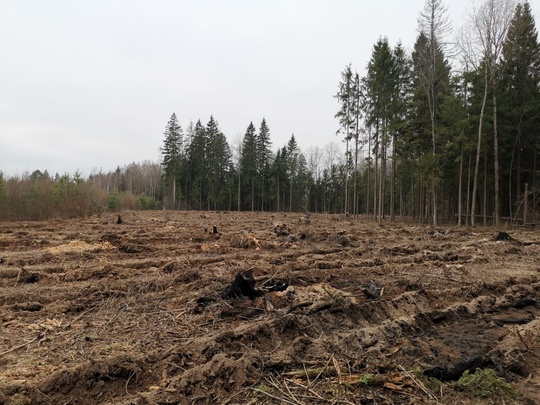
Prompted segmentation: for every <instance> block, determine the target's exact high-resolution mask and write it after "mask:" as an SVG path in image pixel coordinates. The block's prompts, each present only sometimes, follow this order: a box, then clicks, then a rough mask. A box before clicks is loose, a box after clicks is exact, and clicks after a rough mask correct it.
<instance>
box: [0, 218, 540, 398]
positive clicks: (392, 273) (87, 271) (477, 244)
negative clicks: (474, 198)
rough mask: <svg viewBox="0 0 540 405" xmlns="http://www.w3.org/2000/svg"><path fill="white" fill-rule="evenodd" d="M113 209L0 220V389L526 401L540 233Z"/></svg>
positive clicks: (537, 382) (532, 391)
mask: <svg viewBox="0 0 540 405" xmlns="http://www.w3.org/2000/svg"><path fill="white" fill-rule="evenodd" d="M116 219H117V217H116V215H112V214H107V215H102V216H95V217H91V218H89V219H86V220H65V221H48V222H31V223H30V222H24V223H2V224H0V322H1V325H0V404H17V405H19V404H124V405H127V404H137V405H142V404H195V403H200V404H206V403H221V404H247V403H251V404H259V403H266V404H328V403H336V404H337V403H349V404H350V403H353V404H419V403H426V404H430V403H440V404H456V403H480V404H481V403H486V404H488V403H501V404H502V403H505V404H510V403H519V404H522V403H525V404H527V403H528V404H535V403H540V371H539V370H540V318H539V315H540V304H539V303H540V234H539V233H538V231H534V230H521V229H492V228H487V229H485V228H476V229H468V228H456V227H449V228H445V227H441V228H429V227H421V226H418V225H415V224H412V223H398V224H390V223H384V224H382V225H379V224H376V223H374V222H372V221H369V220H367V219H358V220H351V219H345V218H343V217H339V216H328V215H312V216H310V217H309V218H306V217H303V216H302V215H300V214H287V215H284V214H269V213H236V212H230V213H217V212H210V213H202V212H170V211H160V212H144V213H142V212H136V213H135V212H125V213H122V219H123V223H122V224H117V223H116ZM213 225H215V226H216V227H217V231H218V232H219V233H217V234H212V233H209V232H211V231H212V229H213ZM276 225H277V227H276ZM205 228H206V229H205ZM276 231H277V232H276ZM499 231H506V232H508V233H509V234H510V235H511V236H512V237H513V239H510V240H506V241H497V240H496V238H495V237H496V236H497V234H498V232H499ZM250 272H251V274H252V276H253V279H254V283H255V284H254V287H255V291H252V293H253V294H254V296H253V299H251V298H248V297H245V296H243V295H242V292H238V291H237V292H236V295H235V294H234V292H232V293H231V290H230V288H229V287H230V286H231V283H232V282H233V280H235V277H236V276H237V275H238V274H240V275H241V276H242V277H243V278H244V279H245V280H248V282H247V284H248V285H249V274H250ZM251 287H253V285H251ZM228 292H229V293H230V294H228V295H227V293H228ZM238 295H239V297H237V296H238ZM477 368H479V369H481V370H493V371H494V372H495V374H494V375H493V374H491V376H492V377H491V379H484V380H481V379H479V380H475V381H474V382H472V383H470V384H466V382H465V381H464V380H462V382H461V383H458V382H457V381H458V380H459V378H460V377H461V375H462V373H463V372H464V371H465V370H466V369H469V370H470V373H474V372H475V370H476V369H477ZM495 375H496V377H495Z"/></svg>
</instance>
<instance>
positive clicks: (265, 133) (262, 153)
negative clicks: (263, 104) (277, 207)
mask: <svg viewBox="0 0 540 405" xmlns="http://www.w3.org/2000/svg"><path fill="white" fill-rule="evenodd" d="M271 145H272V142H271V141H270V129H269V128H268V125H267V124H266V119H264V118H263V119H262V122H261V126H260V127H259V133H258V136H257V175H258V177H259V183H260V190H261V206H260V208H261V210H262V211H264V210H265V208H266V201H265V198H266V195H265V187H266V182H267V180H268V177H269V175H270V159H271V158H272V150H271V149H270V147H271Z"/></svg>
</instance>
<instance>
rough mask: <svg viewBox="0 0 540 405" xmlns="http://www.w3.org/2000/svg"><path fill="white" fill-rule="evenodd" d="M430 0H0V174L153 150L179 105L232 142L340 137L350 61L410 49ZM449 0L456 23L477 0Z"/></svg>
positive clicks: (357, 63)
mask: <svg viewBox="0 0 540 405" xmlns="http://www.w3.org/2000/svg"><path fill="white" fill-rule="evenodd" d="M424 3H425V2H424V0H410V1H404V0H378V1H361V0H356V1H353V0H332V1H330V0H326V1H322V0H289V1H281V0H273V1H266V0H264V1H255V0H251V1H248V0H233V1H229V0H215V1H208V0H200V1H195V0H189V1H187V0H177V1H172V0H155V1H138V0H129V1H128V0H115V1H109V0H107V1H105V0H93V1H76V0H47V1H39V0H0V55H1V59H0V171H3V172H4V173H5V174H8V175H14V174H15V175H16V174H19V175H20V174H22V173H24V172H25V171H28V172H32V171H33V170H36V169H39V170H42V171H44V170H45V169H47V170H48V171H49V173H50V174H54V173H56V172H58V173H60V174H63V173H65V172H67V173H74V172H75V170H77V169H78V170H80V171H81V172H82V173H83V175H85V176H86V175H88V174H90V173H91V171H92V170H93V169H98V170H99V169H100V168H101V169H103V170H104V171H108V170H113V169H115V168H116V166H118V165H120V166H123V165H125V164H128V163H131V162H134V161H135V162H140V161H143V160H147V159H149V160H157V159H158V158H159V147H160V146H161V144H162V142H163V131H164V128H165V125H166V123H167V121H168V119H169V117H170V115H171V113H172V112H175V113H176V115H177V117H178V119H179V121H180V124H181V125H182V127H183V128H184V129H185V127H186V126H187V125H188V124H189V122H190V121H191V120H193V121H196V120H197V119H201V121H202V123H203V124H206V123H207V122H208V120H209V118H210V115H211V114H212V115H213V116H214V118H215V119H216V120H217V121H218V123H219V125H220V128H221V130H222V131H223V133H224V134H225V135H226V136H227V138H228V139H229V142H230V143H231V146H232V144H233V143H234V142H235V141H236V140H237V139H238V138H239V137H241V136H242V135H243V134H244V132H245V130H246V128H247V126H248V124H249V122H250V121H253V123H254V124H255V126H256V127H257V128H258V127H259V125H260V122H261V120H262V118H263V117H265V118H266V121H267V123H268V125H269V127H270V131H271V139H272V141H273V148H274V149H276V148H278V147H281V146H282V145H283V144H285V143H286V142H287V140H288V139H289V137H290V136H291V134H292V133H294V134H295V136H296V138H297V141H298V144H299V146H300V147H301V148H302V149H304V150H305V149H307V148H308V147H310V146H312V145H318V146H321V147H323V146H325V145H326V144H328V143H329V142H331V141H335V142H339V139H338V138H337V137H336V135H335V131H336V129H337V122H336V120H335V119H334V114H335V112H336V110H337V104H336V100H335V99H334V98H333V97H332V96H333V95H334V94H335V93H336V90H337V85H338V82H339V79H340V73H341V71H342V70H343V68H344V67H345V66H346V65H347V64H348V63H352V67H353V69H356V70H358V71H359V73H360V74H363V72H364V68H365V66H366V65H367V63H368V60H369V58H370V56H371V51H372V47H373V45H374V43H375V42H376V41H377V39H378V38H379V37H381V36H387V37H388V39H389V41H390V43H391V44H392V45H395V44H396V43H397V42H398V41H399V40H401V42H402V43H403V45H404V46H405V48H407V49H410V48H411V47H412V45H413V43H414V40H415V37H416V29H417V18H418V15H419V13H420V11H421V10H422V9H423V6H424ZM446 3H447V7H448V10H449V17H450V18H451V20H452V21H453V26H454V27H460V26H461V25H462V23H463V20H462V16H463V13H464V12H465V10H466V9H467V7H468V6H467V4H469V3H470V1H466V0H452V1H450V0H448V1H446ZM530 4H531V7H532V10H533V12H534V13H535V15H536V13H537V12H538V10H539V9H540V0H534V1H530Z"/></svg>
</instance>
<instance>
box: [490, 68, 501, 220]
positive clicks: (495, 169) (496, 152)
mask: <svg viewBox="0 0 540 405" xmlns="http://www.w3.org/2000/svg"><path fill="white" fill-rule="evenodd" d="M492 77H493V78H492V91H493V172H494V173H493V177H494V182H493V185H494V188H495V190H494V194H495V195H494V201H493V204H494V207H493V209H494V211H495V212H494V216H495V218H494V225H495V226H499V222H500V206H499V205H500V203H499V194H500V193H499V134H498V131H497V91H496V89H495V87H496V83H495V74H494V73H493V74H492Z"/></svg>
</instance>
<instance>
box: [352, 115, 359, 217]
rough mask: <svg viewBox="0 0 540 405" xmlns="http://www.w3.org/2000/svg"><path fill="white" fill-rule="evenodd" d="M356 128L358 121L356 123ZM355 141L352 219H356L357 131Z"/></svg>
mask: <svg viewBox="0 0 540 405" xmlns="http://www.w3.org/2000/svg"><path fill="white" fill-rule="evenodd" d="M356 125H357V126H358V121H357V123H356ZM354 139H355V147H354V185H353V204H354V207H353V211H354V217H355V218H357V217H358V195H357V191H356V188H357V184H356V183H357V179H358V130H357V131H356V137H355V138H354Z"/></svg>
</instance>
